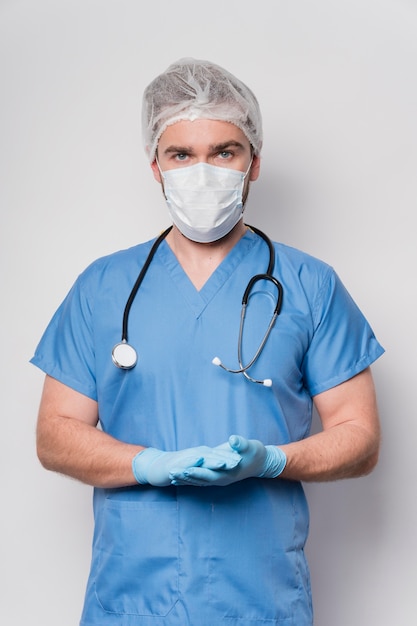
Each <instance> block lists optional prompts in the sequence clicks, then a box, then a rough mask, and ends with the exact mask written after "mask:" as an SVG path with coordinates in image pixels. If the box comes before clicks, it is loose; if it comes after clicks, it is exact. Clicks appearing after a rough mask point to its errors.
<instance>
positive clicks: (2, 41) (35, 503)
mask: <svg viewBox="0 0 417 626" xmlns="http://www.w3.org/2000/svg"><path fill="white" fill-rule="evenodd" d="M0 55H1V56H0V63H1V75H0V90H1V93H0V165H1V169H0V172H1V189H0V194H1V197H0V202H1V205H0V206H1V225H0V238H1V242H0V254H1V325H0V333H1V337H0V345H1V347H2V351H3V358H2V359H1V365H0V367H1V377H0V380H1V385H2V387H1V398H2V425H1V454H0V466H1V467H0V469H1V473H0V476H1V516H0V525H1V528H0V530H1V533H0V536H1V540H0V541H1V546H0V548H1V554H0V569H1V583H0V594H1V598H0V622H1V623H2V624H7V626H22V624H32V625H34V626H37V625H39V626H57V624H59V626H75V625H76V624H77V623H78V619H79V615H80V611H81V605H82V600H83V594H84V588H85V583H86V578H87V574H88V567H89V559H90V540H91V532H92V516H91V508H90V498H91V490H90V488H89V487H87V486H85V485H82V484H79V483H77V482H75V481H71V480H69V479H68V478H64V477H61V476H58V475H54V474H51V473H49V472H46V471H45V470H43V469H42V468H41V467H40V465H39V463H38V461H37V459H36V455H35V447H34V431H35V422H36V413H37V407H38V402H39V397H40V393H41V386H42V380H43V376H42V374H41V373H40V372H38V371H37V370H36V369H35V368H34V367H32V366H31V365H29V364H28V360H29V358H30V357H31V356H32V353H33V350H34V349H35V346H36V344H37V342H38V340H39V338H40V335H41V333H42V332H43V330H44V328H45V326H46V324H47V322H48V321H49V319H50V317H51V315H52V313H53V312H54V310H55V308H56V307H57V306H58V304H59V303H60V301H61V300H62V298H63V297H64V295H65V294H66V292H67V290H68V289H69V287H70V285H71V284H72V282H73V280H74V279H75V277H76V276H77V274H78V273H79V272H80V271H81V270H82V269H83V268H84V267H85V266H86V265H87V264H88V263H89V262H90V261H92V260H93V259H95V258H96V257H98V256H101V255H103V254H107V253H109V252H112V251H114V250H116V249H119V248H124V247H127V246H130V245H133V244H135V243H137V242H139V241H143V240H146V239H149V238H151V237H153V236H154V235H156V234H157V233H158V232H159V230H161V229H162V228H163V227H164V226H166V225H167V224H168V218H167V214H166V209H165V205H164V203H163V200H162V197H161V193H160V189H159V187H158V185H157V184H156V183H155V181H154V180H153V177H152V175H151V171H150V169H149V168H148V164H147V161H146V158H145V155H144V152H143V150H142V145H141V135H140V106H141V95H142V91H143V89H144V87H145V86H146V85H147V84H148V83H149V82H150V81H151V80H152V79H153V78H154V76H155V75H156V74H158V73H160V72H161V71H163V70H164V69H166V67H167V66H168V65H169V64H170V63H171V62H172V61H174V60H177V59H178V58H181V57H183V56H194V57H197V58H206V59H210V60H212V61H214V62H217V63H219V64H220V65H223V66H224V67H226V68H228V69H229V70H230V71H232V72H233V73H235V74H236V75H237V76H239V77H240V78H241V79H242V80H243V81H244V82H246V83H247V84H248V85H249V86H250V87H251V88H252V89H253V90H254V91H255V93H256V94H257V96H258V98H259V101H260V104H261V107H262V111H263V117H264V131H265V142H264V151H263V162H262V172H261V177H260V179H259V180H258V181H257V182H256V183H255V184H254V185H253V187H252V191H251V196H250V201H249V207H248V209H247V212H248V214H247V218H246V219H247V221H248V222H250V223H253V224H255V225H257V226H258V227H260V228H263V229H264V230H266V231H267V232H268V234H269V235H270V236H271V237H272V238H274V239H276V240H281V241H283V242H285V243H288V244H290V245H294V246H296V247H299V248H302V249H304V250H305V251H307V252H309V253H312V254H314V255H316V256H319V257H320V258H322V259H323V260H325V261H327V262H329V263H330V264H332V265H333V266H334V267H335V268H336V270H337V272H338V273H339V274H340V275H341V277H342V279H343V281H344V282H345V284H346V286H347V287H348V289H349V290H350V292H351V293H352V295H353V297H354V298H355V300H356V301H357V302H358V304H359V306H360V307H361V308H362V310H363V312H364V313H365V315H366V316H367V317H368V319H369V320H370V322H371V324H372V326H373V328H374V330H375V332H376V335H377V337H378V338H379V340H380V341H381V343H382V344H383V345H384V347H385V348H386V350H387V353H386V355H385V356H384V357H382V358H381V359H380V360H379V361H378V362H377V363H376V365H375V367H374V376H375V380H376V384H377V389H378V394H379V404H380V412H381V420H382V425H383V434H384V437H383V438H384V441H383V447H382V454H381V460H380V463H379V465H378V468H377V469H376V470H375V472H374V473H373V474H372V475H371V476H369V477H367V478H364V479H360V480H349V481H345V482H339V483H333V484H325V485H317V484H316V485H309V486H308V488H307V491H308V494H309V500H310V505H311V513H312V522H311V536H310V540H309V547H308V553H309V558H310V564H311V570H312V582H313V594H314V599H315V612H316V622H315V623H316V625H317V626H352V625H353V624H355V626H373V625H378V626H388V625H392V624H395V625H396V626H408V625H409V624H410V623H414V619H415V594H416V582H417V579H416V568H415V560H416V547H417V546H416V534H417V533H416V527H417V499H416V484H415V479H416V469H415V467H416V453H415V450H416V435H417V424H416V408H415V405H416V402H415V391H416V386H417V375H416V374H417V371H416V365H415V352H416V347H417V342H416V319H415V305H416V296H415V292H416V281H415V276H416V269H417V264H416V243H415V241H416V235H415V233H416V230H415V224H414V215H415V212H416V197H417V176H416V165H417V122H416V110H417V81H416V61H417V6H416V2H415V1H414V0H396V1H394V0H391V1H390V0H338V1H334V0H318V1H309V0H293V1H290V0H273V1H272V0H257V1H256V2H254V1H253V0H251V1H249V0H236V1H235V0H229V1H227V0H212V1H210V2H206V3H201V2H195V0H176V1H175V0H172V1H171V0H169V1H168V0H167V1H165V2H164V1H161V0H153V1H152V2H141V1H139V0H118V1H116V0H36V2H34V1H30V0H0ZM121 315H122V311H121ZM248 548H249V547H248ZM195 626H198V625H195ZM213 626H215V625H213Z"/></svg>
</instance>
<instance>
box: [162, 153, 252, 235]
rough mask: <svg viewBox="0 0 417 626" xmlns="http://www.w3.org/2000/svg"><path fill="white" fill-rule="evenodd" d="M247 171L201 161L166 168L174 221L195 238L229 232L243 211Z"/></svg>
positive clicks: (167, 186) (183, 231)
mask: <svg viewBox="0 0 417 626" xmlns="http://www.w3.org/2000/svg"><path fill="white" fill-rule="evenodd" d="M251 165H252V161H251V163H250V164H249V167H248V169H247V171H246V172H240V171H239V170H232V169H229V168H226V167H217V166H214V165H209V164H208V163H197V164H196V165H190V166H189V167H179V168H175V169H171V170H166V171H165V172H162V171H161V169H160V171H161V176H162V179H163V182H164V193H165V197H166V201H167V205H168V210H169V213H170V216H171V219H172V221H173V222H174V224H175V226H176V227H177V228H178V230H179V231H180V232H181V233H182V234H183V235H185V237H187V238H188V239H191V240H192V241H197V242H199V243H210V242H212V241H217V240H218V239H221V238H222V237H224V236H225V235H227V234H228V233H229V232H230V231H231V230H232V228H234V226H236V224H237V223H238V221H239V220H240V218H241V216H242V213H243V199H242V196H243V187H244V183H245V178H246V176H247V174H248V172H249V170H250V167H251ZM158 167H159V163H158Z"/></svg>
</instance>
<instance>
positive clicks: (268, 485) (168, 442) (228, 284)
mask: <svg viewBox="0 0 417 626" xmlns="http://www.w3.org/2000/svg"><path fill="white" fill-rule="evenodd" d="M152 243H153V242H147V243H144V244H141V245H138V246H135V247H133V248H131V249H129V250H125V251H121V252H118V253H116V254H113V255H110V256H107V257H105V258H102V259H99V260H97V261H96V262H94V263H93V264H92V265H91V266H90V267H88V268H87V269H86V270H85V272H84V273H83V274H82V275H81V276H80V277H79V278H78V280H77V281H76V283H75V285H74V287H73V288H72V289H71V291H70V293H69V294H68V296H67V298H66V299H65V300H64V302H63V303H62V305H61V306H60V307H59V309H58V311H57V312H56V314H55V315H54V317H53V319H52V321H51V322H50V324H49V326H48V328H47V330H46V332H45V334H44V336H43V338H42V340H41V342H40V344H39V346H38V348H37V350H36V353H35V356H34V358H33V359H32V362H33V363H34V364H35V365H37V366H38V367H40V368H41V369H42V370H43V371H45V372H46V373H47V374H49V375H50V376H52V377H54V378H56V379H58V380H59V381H61V382H62V383H64V384H66V385H68V386H69V387H71V388H73V389H75V390H77V391H79V392H80V393H82V394H85V395H86V396H88V397H90V398H92V399H93V400H97V401H98V406H99V416H100V425H101V427H102V429H103V430H104V431H105V432H107V433H109V434H111V435H112V436H114V437H116V438H117V439H120V440H122V441H125V442H129V443H133V444H141V445H144V446H153V447H155V448H159V449H162V450H179V449H182V448H188V447H190V446H197V445H202V444H204V445H208V446H216V445H218V444H220V443H223V442H225V441H226V440H227V439H228V437H229V435H231V434H234V433H235V434H240V435H243V436H245V437H248V438H254V439H259V440H261V441H262V442H263V443H265V444H276V445H280V444H284V443H288V442H291V441H297V440H300V439H303V438H304V437H307V436H308V435H309V431H310V426H311V417H312V396H314V395H316V394H318V393H321V392H323V391H325V390H327V389H329V388H331V387H334V386H335V385H338V384H339V383H342V382H343V381H346V380H347V379H349V378H351V377H352V376H354V375H355V374H357V373H359V372H360V371H362V370H363V369H365V368H366V367H368V366H369V365H370V364H371V363H372V362H373V361H374V360H375V359H377V358H378V357H379V356H380V355H381V354H382V353H383V348H382V347H381V346H380V344H379V343H378V342H377V340H376V338H375V336H374V334H373V332H372V330H371V328H370V326H369V324H368V323H367V321H366V320H365V318H364V317H363V315H362V313H361V312H360V311H359V309H358V308H357V306H356V305H355V303H354V302H353V300H352V298H351V297H350V295H349V294H348V293H347V291H346V289H345V288H344V287H343V285H342V283H341V282H340V280H339V278H338V277H337V275H336V274H335V272H334V271H333V269H332V268H331V267H329V266H328V265H326V264H325V263H323V262H322V261H319V260H317V259H315V258H313V257H311V256H309V255H306V254H305V253H302V252H300V251H298V250H296V249H294V248H290V247H288V246H285V245H282V244H274V246H275V251H276V262H275V268H274V272H273V273H274V275H275V276H276V278H278V279H279V280H280V282H281V283H282V285H283V288H284V299H283V306H282V310H281V314H280V315H279V317H278V319H277V321H276V323H275V326H274V328H273V330H272V333H271V335H270V337H269V339H268V341H267V344H266V346H265V348H264V350H263V352H262V354H261V356H260V358H259V359H258V361H257V362H256V364H255V365H254V366H253V367H252V368H251V370H250V374H251V376H252V377H254V378H258V379H264V378H271V379H272V381H273V384H272V387H271V388H267V387H264V386H262V385H256V384H253V383H251V382H249V381H248V380H247V379H245V378H244V376H242V375H233V374H230V373H227V372H225V371H224V370H222V369H221V368H219V367H215V366H214V365H213V364H212V362H211V361H212V359H213V357H215V356H218V357H220V359H221V360H222V361H223V362H224V363H225V364H226V365H227V366H228V367H230V368H237V367H238V363H237V342H238V333H239V320H240V310H241V301H242V295H243V292H244V290H245V288H246V285H247V283H248V281H249V279H250V278H251V277H252V276H253V275H254V274H258V273H262V272H265V271H266V268H267V266H268V259H269V256H268V248H267V246H266V245H265V243H264V242H263V241H262V239H261V238H259V237H258V236H257V235H256V234H254V233H253V232H251V231H248V232H247V233H246V234H245V236H244V237H243V238H242V239H241V240H240V241H239V242H238V243H237V245H236V246H235V247H234V248H233V249H232V250H231V252H230V253H229V254H228V256H227V257H226V258H225V259H224V261H223V262H222V263H221V265H220V266H219V267H218V268H217V270H216V271H215V272H214V273H213V275H212V276H211V277H210V278H209V280H208V281H207V283H206V284H205V285H204V286H203V288H202V289H201V290H200V291H197V290H196V289H195V287H194V286H193V285H192V283H191V282H190V280H189V279H188V277H187V276H186V274H185V273H184V271H183V269H182V268H181V266H180V265H179V263H178V262H177V260H176V257H175V256H174V254H173V253H172V251H171V249H170V247H169V246H168V244H167V243H166V241H164V242H163V243H162V244H161V245H160V247H159V249H158V251H157V253H156V255H155V257H154V259H153V261H152V263H151V265H150V267H149V270H148V273H147V274H146V277H145V279H144V281H143V283H142V286H141V288H140V290H139V292H138V294H137V296H136V299H135V301H134V303H133V306H132V308H131V312H130V317H129V342H130V343H131V344H132V345H133V346H135V348H136V350H137V352H138V363H137V365H136V367H135V368H134V369H133V370H129V371H127V370H121V369H118V368H117V367H115V366H114V364H113V362H112V358H111V352H112V348H113V346H114V345H115V344H116V343H117V342H119V341H120V334H121V322H122V315H123V310H124V307H125V304H126V300H127V298H128V296H129V294H130V291H131V289H132V286H133V284H134V282H135V280H136V278H137V275H138V273H139V271H140V269H141V267H142V266H143V264H144V262H145V259H146V257H147V255H148V253H149V250H150V247H151V244H152ZM275 302H276V289H275V287H274V286H273V285H272V284H271V283H269V282H266V281H260V282H258V283H256V285H255V288H254V290H253V292H252V295H251V296H250V298H249V304H248V307H247V315H246V322H245V327H244V335H243V361H244V362H248V361H249V360H250V359H251V358H252V357H253V355H254V353H255V352H256V350H257V348H258V346H259V343H260V341H261V340H262V337H263V335H264V333H265V330H266V328H267V325H268V323H269V320H270V318H271V314H272V311H273V309H274V306H275ZM94 514H95V531H94V540H93V556H92V565H91V572H90V577H89V581H88V586H87V591H86V599H85V605H84V611H83V616H82V619H81V626H151V625H152V626H213V625H216V626H219V625H220V624H227V625H228V626H253V625H254V624H268V626H272V625H278V624H280V625H285V626H289V625H294V626H310V625H311V624H312V622H313V618H312V606H311V594H310V582H309V572H308V566H307V563H306V560H305V556H304V545H305V541H306V538H307V533H308V508H307V504H306V500H305V496H304V492H303V489H302V486H301V484H300V483H298V482H296V481H286V480H283V479H277V480H269V479H248V480H245V481H241V482H239V483H235V484H234V485H230V486H228V487H207V488H198V487H166V488H154V487H151V486H137V487H130V488H125V489H95V490H94Z"/></svg>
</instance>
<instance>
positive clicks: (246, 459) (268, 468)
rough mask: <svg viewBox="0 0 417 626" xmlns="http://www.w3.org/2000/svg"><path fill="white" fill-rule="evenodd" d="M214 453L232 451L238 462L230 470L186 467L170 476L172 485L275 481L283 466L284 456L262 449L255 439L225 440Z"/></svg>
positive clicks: (273, 448)
mask: <svg viewBox="0 0 417 626" xmlns="http://www.w3.org/2000/svg"><path fill="white" fill-rule="evenodd" d="M215 449H216V450H227V449H231V450H235V451H236V452H237V453H239V454H240V456H241V457H242V460H241V461H240V463H239V465H237V466H236V467H235V468H232V469H226V468H225V469H211V468H210V469H208V468H205V467H190V468H187V469H185V470H182V471H180V472H177V471H176V472H171V474H172V484H173V485H194V486H197V487H204V486H215V485H219V486H226V485H230V484H232V483H235V482H237V481H239V480H244V479H245V478H254V477H256V478H276V477H277V476H279V475H280V474H281V472H282V471H283V469H284V467H285V464H286V462H287V457H286V455H285V453H284V452H283V451H282V450H281V449H280V448H277V446H270V445H268V446H264V444H263V443H261V442H260V441H257V440H256V439H245V437H241V436H239V435H232V436H231V437H229V441H228V442H227V443H223V444H222V445H220V446H218V447H217V448H215Z"/></svg>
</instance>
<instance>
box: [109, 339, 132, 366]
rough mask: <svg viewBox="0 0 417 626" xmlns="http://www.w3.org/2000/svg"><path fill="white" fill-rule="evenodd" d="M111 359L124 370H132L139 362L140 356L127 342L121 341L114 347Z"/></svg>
mask: <svg viewBox="0 0 417 626" xmlns="http://www.w3.org/2000/svg"><path fill="white" fill-rule="evenodd" d="M111 357H112V359H113V363H114V364H115V365H117V367H120V369H122V370H131V369H132V367H135V365H136V363H137V362H138V355H137V353H136V350H135V348H133V347H132V346H131V345H130V344H128V343H127V342H126V341H121V342H120V343H117V344H116V345H115V346H114V348H113V350H112V353H111Z"/></svg>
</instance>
